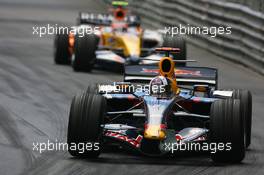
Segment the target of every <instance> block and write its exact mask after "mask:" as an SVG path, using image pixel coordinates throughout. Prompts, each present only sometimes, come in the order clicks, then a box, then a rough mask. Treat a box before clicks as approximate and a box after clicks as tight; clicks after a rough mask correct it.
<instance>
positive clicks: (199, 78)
mask: <svg viewBox="0 0 264 175" xmlns="http://www.w3.org/2000/svg"><path fill="white" fill-rule="evenodd" d="M157 75H159V69H158V66H156V65H128V66H125V71H124V81H125V82H131V83H149V81H150V80H151V79H152V78H153V77H155V76H157ZM175 75H176V78H177V82H178V85H182V86H189V85H190V86H192V85H195V84H205V85H210V86H213V87H215V88H217V80H218V75H217V69H215V68H208V67H178V68H175Z"/></svg>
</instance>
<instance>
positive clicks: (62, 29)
mask: <svg viewBox="0 0 264 175" xmlns="http://www.w3.org/2000/svg"><path fill="white" fill-rule="evenodd" d="M97 32H99V27H98V26H83V27H76V26H71V27H66V26H59V25H58V24H55V25H51V24H47V25H44V26H33V27H32V34H33V35H37V36H39V37H44V36H46V35H58V34H70V33H72V34H74V35H76V34H78V36H79V37H84V36H85V35H87V34H88V35H89V34H94V33H97Z"/></svg>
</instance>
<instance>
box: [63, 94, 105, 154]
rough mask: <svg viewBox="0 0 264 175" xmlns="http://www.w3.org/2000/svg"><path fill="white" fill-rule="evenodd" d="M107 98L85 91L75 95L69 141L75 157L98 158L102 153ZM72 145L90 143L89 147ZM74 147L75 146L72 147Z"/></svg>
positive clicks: (71, 152) (70, 118)
mask: <svg viewBox="0 0 264 175" xmlns="http://www.w3.org/2000/svg"><path fill="white" fill-rule="evenodd" d="M105 111H106V100H105V98H104V97H103V96H101V95H97V94H94V93H87V92H84V93H83V94H81V95H78V96H75V97H74V99H73V101H72V104H71V109H70V116H69V124H68V136H67V142H68V145H69V149H68V150H69V153H70V154H71V155H72V156H75V157H81V158H96V157H98V156H99V155H100V153H101V147H102V136H103V135H102V134H103V130H102V128H101V124H103V120H104V116H105ZM71 145H77V146H78V145H88V147H89V148H88V149H85V150H83V149H82V150H80V149H70V148H71ZM72 148H74V147H72Z"/></svg>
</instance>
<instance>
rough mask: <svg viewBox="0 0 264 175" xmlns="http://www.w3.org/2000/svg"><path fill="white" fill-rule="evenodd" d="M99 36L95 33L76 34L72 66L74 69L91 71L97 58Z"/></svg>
mask: <svg viewBox="0 0 264 175" xmlns="http://www.w3.org/2000/svg"><path fill="white" fill-rule="evenodd" d="M97 46H98V37H97V36H96V35H93V34H85V35H84V36H80V35H78V34H77V35H76V36H75V44H74V53H75V55H74V57H73V60H72V67H73V70H74V71H91V70H92V68H93V65H94V63H95V59H96V54H95V52H96V50H97Z"/></svg>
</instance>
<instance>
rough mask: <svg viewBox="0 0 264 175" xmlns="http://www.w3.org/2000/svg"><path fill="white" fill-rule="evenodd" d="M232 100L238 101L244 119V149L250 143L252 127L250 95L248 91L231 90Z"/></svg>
mask: <svg viewBox="0 0 264 175" xmlns="http://www.w3.org/2000/svg"><path fill="white" fill-rule="evenodd" d="M232 98H234V99H239V100H240V106H241V107H240V109H241V114H242V115H243V116H244V118H245V132H246V147H249V145H250V143H251V125H252V95H251V93H250V91H248V90H241V89H235V90H233V96H232Z"/></svg>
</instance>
